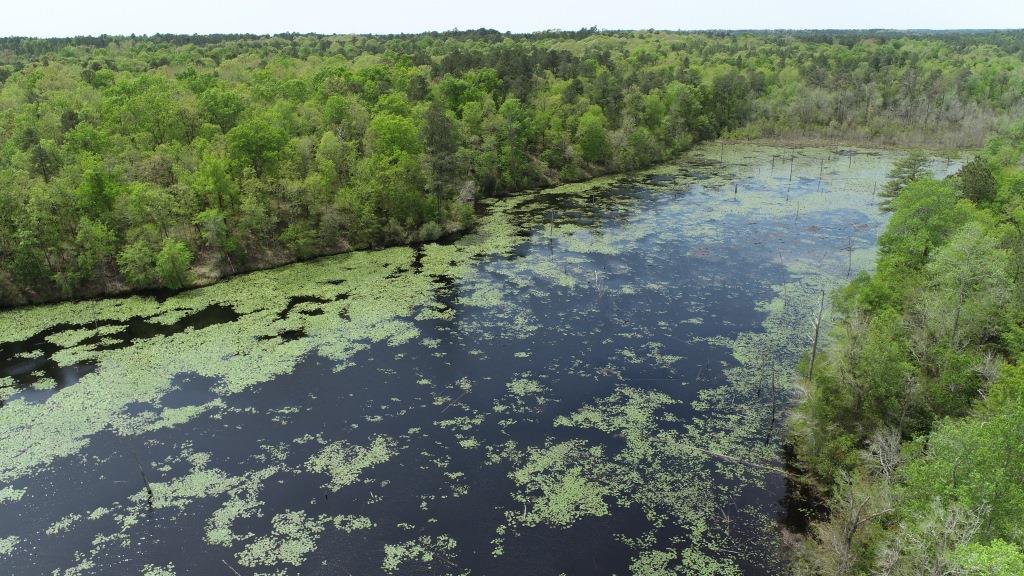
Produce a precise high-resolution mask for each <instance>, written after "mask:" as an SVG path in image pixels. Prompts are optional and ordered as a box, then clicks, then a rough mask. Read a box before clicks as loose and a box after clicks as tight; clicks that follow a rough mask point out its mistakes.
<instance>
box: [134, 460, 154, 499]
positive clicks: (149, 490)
mask: <svg viewBox="0 0 1024 576" xmlns="http://www.w3.org/2000/svg"><path fill="white" fill-rule="evenodd" d="M132 457H134V458H135V465H136V466H138V468H139V476H142V483H143V484H145V485H146V494H148V497H147V498H146V502H147V503H148V504H149V507H150V508H152V507H153V487H152V486H150V485H149V480H148V479H147V478H146V472H145V470H143V469H142V461H140V460H139V455H138V454H136V453H135V452H134V451H132Z"/></svg>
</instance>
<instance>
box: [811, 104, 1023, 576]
mask: <svg viewBox="0 0 1024 576" xmlns="http://www.w3.org/2000/svg"><path fill="white" fill-rule="evenodd" d="M1022 154H1024V124H1017V125H1016V126H1015V127H1013V128H1010V129H1007V130H1005V131H1003V132H1002V133H1000V134H999V135H997V136H995V137H993V138H992V139H991V140H990V141H989V143H988V144H987V146H986V147H985V148H984V150H983V151H982V152H981V153H980V154H979V155H978V156H977V157H976V158H975V159H973V160H972V161H970V162H968V163H967V164H966V165H965V166H964V167H963V168H962V169H961V170H960V171H959V172H958V173H957V174H956V175H955V176H952V177H950V178H947V179H945V180H943V181H936V180H931V179H928V178H926V177H921V176H920V175H918V178H917V179H915V180H912V181H910V182H909V183H906V184H905V185H904V186H901V187H899V189H894V193H893V198H892V202H891V209H892V210H893V216H892V220H891V221H890V223H889V225H888V227H887V229H886V231H885V233H884V234H883V235H882V236H881V238H880V256H879V261H878V267H877V271H876V272H875V273H874V274H871V275H868V274H864V275H861V276H860V277H858V278H857V279H856V280H854V281H853V282H852V283H851V284H850V285H849V286H848V287H846V288H845V289H843V290H842V291H840V292H839V293H838V294H837V297H836V307H837V310H838V311H839V312H840V314H841V319H840V320H839V321H838V322H837V324H836V325H835V328H834V330H833V333H832V340H831V343H830V345H829V346H828V347H827V349H826V351H825V353H824V354H822V355H821V360H820V361H819V363H818V364H817V368H816V370H815V373H814V376H813V381H811V382H808V383H807V396H806V398H805V399H804V400H803V402H802V404H801V405H800V407H799V409H798V411H797V413H796V416H795V418H794V422H793V429H794V433H795V434H794V438H795V440H796V445H797V449H798V453H799V455H800V457H801V458H802V460H803V461H804V462H805V463H806V464H807V465H808V467H809V470H810V472H811V474H812V475H813V476H814V477H816V478H817V479H818V480H819V481H821V482H822V483H823V486H825V487H826V489H827V492H828V494H829V499H828V504H829V508H830V515H829V516H828V517H827V518H823V519H820V521H819V522H818V523H817V524H816V525H815V527H814V530H813V535H812V537H811V538H809V539H808V540H806V541H805V542H804V544H803V545H802V546H801V547H800V548H799V549H798V552H797V556H798V563H797V569H798V570H797V572H798V573H800V574H828V575H849V574H878V575H912V574H913V575H919V574H935V575H939V574H942V575H975V574H977V575H979V576H980V575H997V576H1009V575H1011V574H1024V552H1022V550H1024V366H1022V364H1021V361H1022V360H1024V278H1022V273H1024V165H1022V163H1021V158H1022ZM910 164H911V162H908V163H905V164H904V165H903V166H902V167H901V170H897V171H895V172H894V174H893V175H894V176H897V177H899V176H900V175H902V174H903V173H904V172H905V171H906V170H905V169H906V168H907V167H908V166H910Z"/></svg>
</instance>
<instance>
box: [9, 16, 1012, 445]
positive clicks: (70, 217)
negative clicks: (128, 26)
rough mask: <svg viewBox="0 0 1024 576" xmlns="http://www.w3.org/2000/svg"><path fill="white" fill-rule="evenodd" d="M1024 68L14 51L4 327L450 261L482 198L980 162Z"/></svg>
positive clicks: (838, 50) (165, 41) (978, 55)
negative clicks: (909, 162)
mask: <svg viewBox="0 0 1024 576" xmlns="http://www.w3.org/2000/svg"><path fill="white" fill-rule="evenodd" d="M1022 54H1024V41H1022V38H1021V36H1020V35H1019V34H1013V33H1004V32H986V33H946V34H930V35H929V34H917V33H907V34H904V33H890V32H878V33H871V32H865V33H843V32H805V33H785V34H782V33H778V34H759V33H699V34H698V33H669V32H621V33H604V32H601V33H599V32H597V31H595V30H582V31H579V32H573V33H542V34H531V35H510V34H500V33H497V32H493V31H487V30H479V31H471V32H452V33H432V34H421V35H401V36H317V35H280V36H273V37H256V36H242V35H238V36H227V35H225V36H208V37H198V36H154V37H142V38H136V37H97V38H73V39H53V40H40V39H28V38H8V39H3V40H0V83H2V85H0V305H8V306H9V305H17V304H24V303H30V302H40V301H46V300H54V299H62V298H74V297H85V296H93V295H100V294H108V293H116V292H123V291H128V290H137V289H147V288H169V289H177V288H181V287H184V286H189V285H194V284H201V283H208V282H211V281H213V280H215V279H217V278H220V277H223V276H226V275H230V274H233V273H237V272H241V271H245V270H251V269H257V268H265V267H268V266H274V265H279V264H283V263H286V262H290V261H294V260H298V259H304V258H309V257H313V256H317V255H322V254H329V253H337V252H341V251H345V250H350V249H355V248H361V247H376V246H383V245H389V244H398V243H408V242H417V241H425V240H432V239H436V238H438V237H441V236H443V235H445V234H447V233H452V232H455V231H458V230H460V229H462V228H465V227H466V226H468V225H470V224H471V222H472V220H473V218H474V202H475V201H476V200H478V199H480V198H482V197H486V196H491V195H498V194H504V193H509V192H514V191H517V190H522V189H526V188H532V187H543V186H549V185H554V184H558V183H562V182H571V181H579V180H583V179H587V178H589V177H592V176H594V175H597V174H602V173H607V172H618V171H629V170H633V169H636V168H640V167H644V166H648V165H651V164H654V163H657V162H660V161H663V160H666V159H669V158H671V157H673V156H674V155H676V154H678V153H679V152H681V151H682V150H685V149H686V148H687V147H689V146H691V145H692V144H693V143H695V142H698V141H701V140H706V139H710V138H716V137H722V136H730V137H736V138H775V139H789V140H802V139H813V140H825V141H833V140H836V139H839V138H842V139H843V140H844V141H848V142H849V141H853V142H870V143H875V144H902V145H926V146H929V147H933V148H934V147H951V148H959V147H969V146H979V145H981V143H982V142H983V139H984V137H985V135H986V134H988V133H989V132H990V131H991V130H992V129H993V128H994V127H996V126H999V125H1003V124H1005V122H1006V120H1007V119H1008V118H1011V117H1013V116H1015V115H1019V114H1020V113H1021V110H1022V108H1021V100H1022V96H1021V95H1022V94H1024V62H1022ZM993 162H995V160H993ZM897 213H899V211H897ZM966 326H967V324H965V330H966ZM964 334H966V332H964ZM908 431H909V430H908Z"/></svg>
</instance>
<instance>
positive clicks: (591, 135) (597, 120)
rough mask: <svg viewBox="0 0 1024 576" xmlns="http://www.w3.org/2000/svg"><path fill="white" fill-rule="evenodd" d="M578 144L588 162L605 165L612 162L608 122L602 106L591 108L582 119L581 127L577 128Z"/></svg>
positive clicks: (581, 153)
mask: <svg viewBox="0 0 1024 576" xmlns="http://www.w3.org/2000/svg"><path fill="white" fill-rule="evenodd" d="M576 143H577V145H579V147H580V155H581V156H582V157H583V160H585V161H587V162H590V163H592V164H601V165H604V164H607V163H608V162H609V161H610V160H611V157H612V149H611V143H610V142H609V141H608V121H607V120H605V117H604V113H603V112H601V108H600V106H591V107H590V108H588V109H587V111H586V113H584V114H583V116H582V117H580V124H579V127H577V128H576Z"/></svg>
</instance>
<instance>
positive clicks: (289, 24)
mask: <svg viewBox="0 0 1024 576" xmlns="http://www.w3.org/2000/svg"><path fill="white" fill-rule="evenodd" d="M591 26H596V27H597V28H601V29H647V28H655V29H661V30H706V29H734V30H735V29H779V28H789V29H797V28H819V29H820V28H844V29H852V28H913V29H925V28H927V29H965V28H1024V0H778V1H772V0H675V1H672V0H614V1H612V0H569V1H561V2H560V1H556V0H513V1H504V2H496V1H494V0H490V1H488V0H451V1H448V2H439V1H432V0H419V1H416V0H401V1H388V0H376V1H374V0H362V1H351V0H347V1H346V0H333V1H331V0H173V1H170V0H2V4H0V36H37V37H54V36H75V35H97V34H154V33H161V32H167V33H178V34H208V33H215V32H248V33H255V34H266V33H275V32H319V33H396V32H423V31H427V30H439V31H443V30H453V29H459V30H466V29H473V28H493V29H496V30H500V31H503V32H504V31H511V32H532V31H538V30H551V29H561V30H578V29H580V28H589V27H591Z"/></svg>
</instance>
